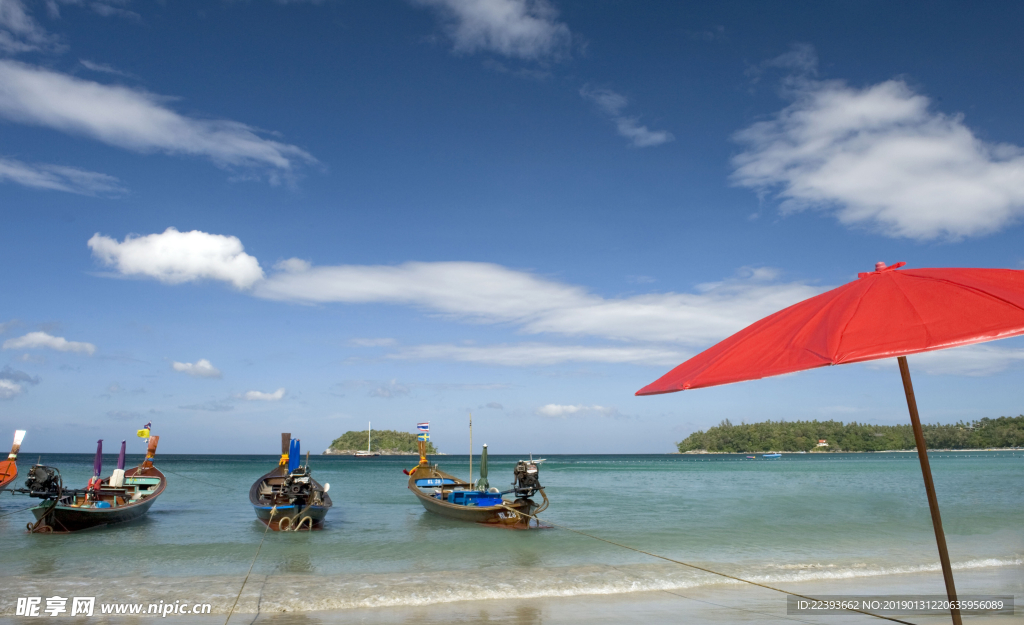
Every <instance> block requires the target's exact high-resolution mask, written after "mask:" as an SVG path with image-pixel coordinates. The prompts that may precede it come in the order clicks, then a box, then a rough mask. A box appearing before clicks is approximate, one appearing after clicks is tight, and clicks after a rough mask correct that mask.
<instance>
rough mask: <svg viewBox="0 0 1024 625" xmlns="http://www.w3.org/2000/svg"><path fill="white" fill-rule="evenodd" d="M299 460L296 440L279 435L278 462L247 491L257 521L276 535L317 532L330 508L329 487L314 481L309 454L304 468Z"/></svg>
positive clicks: (298, 447)
mask: <svg viewBox="0 0 1024 625" xmlns="http://www.w3.org/2000/svg"><path fill="white" fill-rule="evenodd" d="M301 458H302V456H301V450H300V445H299V441H298V439H293V438H292V435H291V434H288V433H284V434H281V460H280V461H279V462H278V464H277V466H276V467H275V468H274V470H273V471H271V472H269V473H267V474H266V475H264V476H263V477H261V478H260V479H258V480H256V482H255V483H253V485H252V488H250V489H249V503H251V504H252V507H253V509H254V510H256V518H257V519H259V520H260V521H262V522H263V523H264V524H265V525H267V526H268V527H269V528H270V529H272V530H274V531H275V532H277V531H297V530H311V529H320V528H322V527H323V525H324V517H326V516H327V512H328V511H329V510H330V509H331V506H332V505H333V503H332V502H331V498H330V496H329V495H328V494H327V491H328V490H330V488H331V485H330V484H324V485H323V486H321V485H320V483H319V482H317V481H316V480H314V479H313V475H312V472H311V471H310V470H309V454H308V453H307V454H306V464H305V465H302V464H300V462H301Z"/></svg>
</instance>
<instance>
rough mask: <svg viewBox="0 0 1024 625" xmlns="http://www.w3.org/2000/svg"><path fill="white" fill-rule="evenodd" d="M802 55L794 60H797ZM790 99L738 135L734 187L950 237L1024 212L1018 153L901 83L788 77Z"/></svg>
mask: <svg viewBox="0 0 1024 625" xmlns="http://www.w3.org/2000/svg"><path fill="white" fill-rule="evenodd" d="M808 62H809V61H807V59H806V55H802V56H800V55H798V56H797V57H794V59H792V63H791V64H793V65H799V64H801V63H802V64H803V65H804V66H805V67H801V68H800V69H801V71H807V68H806V65H807V63H808ZM789 85H790V88H791V93H792V95H793V97H794V99H795V101H794V102H793V103H792V104H791V105H790V106H788V107H786V108H785V109H783V110H782V111H780V112H779V113H777V114H776V115H775V116H774V117H772V118H771V119H768V120H765V121H761V122H757V123H755V124H753V125H751V126H750V127H749V128H746V129H744V130H741V131H740V132H738V133H736V135H735V139H736V141H738V142H739V143H740V144H742V145H743V146H744V147H745V151H744V152H742V153H741V154H739V155H738V156H736V157H735V158H734V160H733V163H734V165H735V167H736V171H735V172H734V174H733V176H734V180H735V182H736V184H738V185H741V186H745V187H750V188H753V189H757V190H758V191H760V192H774V193H776V194H777V196H778V197H779V198H780V199H781V200H782V203H781V208H782V211H783V212H784V213H785V212H793V211H798V210H804V209H808V208H818V209H824V210H831V211H834V212H835V214H836V215H837V217H838V218H839V220H840V222H842V223H843V224H846V225H859V226H868V227H872V228H873V229H875V230H877V231H879V232H881V233H883V234H885V235H888V236H893V237H907V238H912V239H921V240H926V239H935V238H949V239H957V238H961V237H966V236H978V235H983V234H987V233H991V232H995V231H997V230H999V229H1001V228H1004V227H1006V226H1008V225H1010V224H1012V223H1013V222H1015V221H1017V220H1018V219H1019V218H1020V217H1021V215H1022V214H1024V150H1022V149H1021V148H1020V147H1018V146H1014V145H1007V144H994V143H988V142H985V141H982V140H981V139H979V138H978V137H976V136H975V135H974V133H973V132H972V131H971V130H970V128H968V127H967V125H966V124H965V123H964V120H963V117H962V116H960V115H955V116H951V115H946V114H943V113H939V112H937V111H934V110H932V107H931V102H930V101H929V99H928V98H927V97H925V96H923V95H920V94H918V93H915V92H914V90H913V89H911V88H910V87H909V86H907V84H906V83H904V82H902V81H899V80H889V81H886V82H882V83H879V84H876V85H870V86H868V87H865V88H862V89H858V88H854V87H850V86H848V85H846V84H845V83H843V82H841V81H817V80H809V79H805V78H797V79H791V80H790V81H789Z"/></svg>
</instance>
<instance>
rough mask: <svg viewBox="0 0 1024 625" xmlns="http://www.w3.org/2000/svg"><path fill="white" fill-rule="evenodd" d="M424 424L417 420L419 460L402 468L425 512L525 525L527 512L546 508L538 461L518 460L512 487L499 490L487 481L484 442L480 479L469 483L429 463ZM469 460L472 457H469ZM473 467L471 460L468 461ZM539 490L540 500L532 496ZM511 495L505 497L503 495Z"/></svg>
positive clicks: (506, 525) (525, 527)
mask: <svg viewBox="0 0 1024 625" xmlns="http://www.w3.org/2000/svg"><path fill="white" fill-rule="evenodd" d="M425 426H427V424H423V423H421V424H419V425H418V427H419V430H420V435H419V441H418V443H419V452H420V462H419V464H418V465H416V466H415V467H413V468H412V469H406V470H404V471H403V472H404V473H406V474H407V475H408V476H409V490H411V491H412V492H413V494H414V495H416V498H417V499H419V502H420V503H421V504H422V505H423V507H424V508H425V509H426V510H427V511H428V512H433V513H434V514H440V515H442V516H446V517H449V518H452V519H459V520H460V521H472V522H474V523H482V524H485V525H497V526H502V527H507V528H512V529H528V528H530V527H536V526H537V525H538V524H537V523H533V524H532V525H531V519H530V517H529V516H524V515H536V514H538V513H540V512H543V511H544V510H545V509H547V507H548V504H549V501H548V496H547V494H545V493H544V488H543V487H542V486H541V485H540V475H539V471H538V467H537V462H535V461H533V460H520V461H519V462H518V463H517V464H516V467H515V470H514V473H513V475H514V480H513V482H512V488H511V489H509V490H505V491H501V490H498V489H497V488H493V487H491V485H490V483H489V482H488V481H487V445H484V447H483V454H482V456H481V461H480V479H479V480H478V481H477V482H476V484H473V483H472V479H473V478H472V469H470V481H469V482H467V481H464V480H462V479H459V478H457V477H455V476H454V475H451V474H449V473H445V472H444V471H442V470H441V469H439V468H438V465H436V464H430V463H429V462H428V461H427V456H426V444H427V441H428V440H430V434H429V431H428V430H427V429H426V427H425ZM470 462H471V463H472V460H470ZM470 466H471V467H472V464H470ZM537 493H540V496H541V497H542V498H543V502H542V503H537V502H535V501H534V500H533V499H531V498H532V497H533V496H534V495H535V494H537ZM506 495H509V496H511V499H506V498H505V496H506Z"/></svg>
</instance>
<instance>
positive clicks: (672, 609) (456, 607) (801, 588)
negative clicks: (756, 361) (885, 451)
mask: <svg viewBox="0 0 1024 625" xmlns="http://www.w3.org/2000/svg"><path fill="white" fill-rule="evenodd" d="M260 577H263V579H262V580H261V579H260ZM275 578H279V576H276V575H269V576H258V577H255V578H253V579H250V580H249V584H248V585H247V586H246V589H245V592H244V593H243V595H242V597H243V598H242V601H241V602H240V603H239V606H238V608H236V611H235V612H234V613H233V614H232V617H231V620H232V621H235V620H236V619H237V622H238V623H273V624H275V625H299V624H305V625H312V624H318V625H341V624H347V623H362V624H366V625H377V624H380V625H383V624H387V623H418V624H419V623H422V624H424V625H447V624H449V623H452V624H456V625H490V624H493V623H497V622H503V623H509V622H511V623H513V624H514V625H575V624H577V623H581V622H586V623H592V624H598V625H600V624H605V623H607V624H609V625H610V624H612V623H615V624H619V623H626V622H639V621H642V622H645V623H647V624H648V625H660V624H661V623H666V624H668V623H673V624H674V623H679V622H698V623H705V622H706V623H783V622H792V620H793V618H792V616H788V615H787V595H786V594H784V593H783V592H776V591H771V590H767V589H764V588H760V587H756V586H750V585H747V584H741V583H732V582H725V583H713V584H705V585H700V586H692V587H686V586H679V585H668V586H665V587H662V588H638V589H637V590H635V591H626V592H621V591H620V592H606V593H590V594H583V595H579V594H576V595H574V594H564V593H563V594H539V595H532V596H520V597H500V596H494V594H493V592H492V591H493V589H490V588H487V587H485V586H483V585H481V586H480V587H479V588H478V592H477V593H474V595H470V598H465V599H455V600H451V599H448V600H446V599H445V598H444V597H443V596H442V597H438V598H437V599H439V600H436V601H433V602H429V603H425V604H421V605H415V604H411V605H372V604H371V605H363V606H358V607H355V606H354V607H349V608H340V609H339V608H327V609H319V610H317V609H312V610H292V609H289V608H287V607H285V606H283V605H281V604H280V603H278V601H279V597H276V596H275V595H278V594H279V592H280V591H281V590H282V589H281V588H277V587H276V586H277V584H275V583H274V582H275ZM956 580H957V590H958V593H959V594H960V595H961V596H966V595H1001V596H1006V595H1015V596H1017V597H1020V596H1022V595H1024V567H1022V566H1021V565H1016V566H1005V567H1004V566H993V567H979V568H974V569H963V568H961V569H958V570H957V571H956ZM224 581H227V580H224ZM450 581H451V579H450V578H439V579H438V580H437V582H438V586H437V588H436V590H437V592H440V593H441V595H445V592H444V586H445V583H446V582H450ZM238 582H240V580H235V579H233V580H232V583H229V584H226V585H225V586H224V587H221V588H216V589H210V591H207V592H210V594H206V595H205V596H203V595H201V594H192V595H190V596H189V595H185V596H187V597H188V598H189V599H191V600H192V601H194V602H196V601H198V602H210V603H213V604H214V605H213V607H214V610H213V613H212V614H209V615H203V616H199V615H189V616H188V617H187V618H188V622H190V623H196V624H197V625H200V624H202V625H205V624H206V623H218V624H219V623H223V622H224V618H225V616H226V614H227V612H228V608H229V607H230V605H231V603H232V600H233V599H234V594H235V592H237V590H236V588H237V583H238ZM772 585H774V586H776V587H777V588H780V590H782V591H788V592H794V593H799V594H802V595H807V596H811V597H815V596H819V595H854V596H865V595H870V596H883V595H889V596H891V595H903V596H907V597H921V596H925V595H927V596H933V595H938V596H943V595H945V590H944V586H943V581H942V575H941V573H940V572H939V571H927V572H911V573H898V574H889V575H877V576H869V577H861V578H843V579H813V580H805V581H797V580H791V581H778V582H774V583H772ZM429 588H430V586H429V585H428V586H424V587H422V589H424V590H429ZM49 590H50V589H47V591H45V592H49ZM53 590H56V589H53ZM69 590H70V589H69ZM211 591H212V592H211ZM40 592H44V591H42V589H40ZM170 592H172V593H173V592H174V591H173V590H171V591H170ZM328 592H329V589H327V588H322V587H317V586H310V587H309V588H308V590H307V591H306V592H304V593H302V594H304V595H306V596H308V598H309V599H310V601H309V602H308V603H311V604H315V603H316V602H317V600H318V599H321V598H322V595H324V594H326V593H328ZM97 594H101V593H97ZM167 596H169V595H166V594H165V595H164V596H163V597H162V598H166V597H167ZM177 596H178V595H177V594H175V596H174V598H177ZM477 597H479V598H477ZM154 598H155V596H154ZM104 599H108V598H104ZM139 599H141V597H139V598H137V599H135V600H136V601H137V600H139ZM109 600H114V601H116V600H117V599H115V598H109ZM120 600H121V601H124V600H125V598H121V599H120ZM99 601H100V599H97V603H99ZM5 607H6V606H5ZM10 607H13V606H10ZM12 612H13V611H8V610H6V609H5V610H4V611H3V613H2V614H0V624H3V625H6V624H8V623H10V624H12V625H14V624H16V623H20V622H22V621H23V620H24V618H23V617H15V616H14V615H13V614H12ZM1021 613H1022V609H1021V607H1020V606H1017V607H1016V610H1015V614H1014V615H987V616H972V617H971V620H972V622H973V621H981V620H984V622H986V623H995V624H1001V623H1015V622H1018V619H1019V618H1020V614H1021ZM823 616H824V615H823ZM96 617H98V619H97V620H99V621H100V622H105V623H126V624H128V623H138V622H139V617H116V616H108V615H102V616H101V615H100V614H95V616H94V618H96ZM143 618H146V617H143ZM149 618H153V617H149ZM802 618H804V619H807V617H806V616H805V617H802ZM826 618H827V622H828V623H829V624H830V625H846V624H847V623H849V624H850V625H855V624H859V623H864V622H866V621H865V620H864V619H865V618H866V617H865V616H863V615H860V614H855V613H850V614H829V615H827V617H826ZM913 620H914V622H915V623H918V624H919V625H926V624H930V623H948V622H949V616H948V614H945V615H927V616H920V615H915V616H914V617H913ZM90 622H95V621H90ZM818 622H820V621H818Z"/></svg>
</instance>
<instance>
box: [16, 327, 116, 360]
mask: <svg viewBox="0 0 1024 625" xmlns="http://www.w3.org/2000/svg"><path fill="white" fill-rule="evenodd" d="M40 347H45V348H48V349H55V350H57V351H59V352H78V353H82V354H89V355H90V356H92V355H93V354H94V353H96V346H95V345H93V344H92V343H79V342H77V341H69V340H67V339H66V338H64V337H61V336H51V335H49V334H47V333H46V332H29V333H28V334H26V335H25V336H20V337H18V338H16V339H7V340H6V341H4V349H36V348H40Z"/></svg>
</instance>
